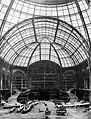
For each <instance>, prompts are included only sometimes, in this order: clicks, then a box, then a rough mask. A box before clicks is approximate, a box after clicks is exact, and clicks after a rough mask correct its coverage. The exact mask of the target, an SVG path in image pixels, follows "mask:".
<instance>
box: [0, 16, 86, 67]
mask: <svg viewBox="0 0 91 119" xmlns="http://www.w3.org/2000/svg"><path fill="white" fill-rule="evenodd" d="M87 45H88V44H87V41H86V40H85V38H84V37H83V36H82V35H81V34H80V33H79V32H78V31H77V30H76V29H75V28H74V27H73V26H71V25H69V24H68V23H66V22H64V21H62V20H59V19H56V18H51V17H35V18H30V19H26V20H24V21H22V22H20V23H18V24H17V25H15V26H13V27H12V28H11V29H10V30H8V31H7V32H6V33H5V34H4V35H3V37H2V39H1V50H2V52H1V57H2V58H3V59H4V60H5V61H7V62H9V63H10V64H13V65H17V66H24V67H28V66H29V65H30V64H32V63H33V62H36V61H39V60H50V61H53V62H56V63H57V64H59V65H62V67H70V66H75V65H78V64H79V63H81V62H83V61H84V60H86V59H87V56H88V47H87Z"/></svg>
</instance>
